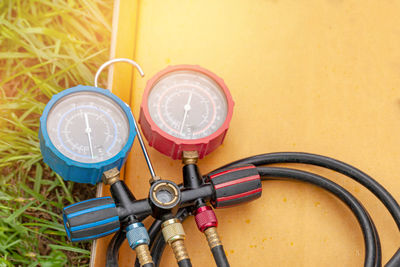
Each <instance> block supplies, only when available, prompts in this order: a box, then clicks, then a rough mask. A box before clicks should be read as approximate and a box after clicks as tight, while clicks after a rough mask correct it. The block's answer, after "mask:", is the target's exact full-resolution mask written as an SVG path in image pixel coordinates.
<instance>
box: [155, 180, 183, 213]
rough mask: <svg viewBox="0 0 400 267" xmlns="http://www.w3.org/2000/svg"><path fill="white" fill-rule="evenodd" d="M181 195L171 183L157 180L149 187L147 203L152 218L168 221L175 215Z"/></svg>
mask: <svg viewBox="0 0 400 267" xmlns="http://www.w3.org/2000/svg"><path fill="white" fill-rule="evenodd" d="M181 198H182V194H181V191H180V189H179V187H178V186H177V185H176V184H175V183H174V182H172V181H168V180H158V181H156V182H154V183H153V184H152V185H151V187H150V193H149V201H150V206H151V208H152V210H153V214H152V216H153V217H154V218H156V219H159V220H165V219H170V217H169V216H172V215H171V212H172V213H176V211H177V209H178V208H179V204H180V202H181Z"/></svg>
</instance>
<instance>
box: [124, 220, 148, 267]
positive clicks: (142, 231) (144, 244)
mask: <svg viewBox="0 0 400 267" xmlns="http://www.w3.org/2000/svg"><path fill="white" fill-rule="evenodd" d="M126 239H127V240H128V243H129V246H130V247H131V248H132V249H134V250H135V252H136V256H137V257H138V259H139V263H140V266H143V265H145V264H147V263H153V259H152V258H151V255H150V251H149V244H150V237H149V234H148V233H147V230H146V228H145V227H144V225H143V223H141V222H136V223H132V224H130V225H129V226H128V227H126Z"/></svg>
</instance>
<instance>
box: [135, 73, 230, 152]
mask: <svg viewBox="0 0 400 267" xmlns="http://www.w3.org/2000/svg"><path fill="white" fill-rule="evenodd" d="M232 112H233V100H232V97H231V95H230V93H229V90H228V88H227V87H226V85H225V83H224V82H223V80H222V79H221V78H219V77H218V76H216V75H215V74H213V73H212V72H210V71H208V70H206V69H204V68H201V67H199V66H192V65H178V66H171V67H168V68H167V69H165V70H163V71H161V72H159V73H158V74H156V75H155V76H154V77H153V78H152V79H151V80H149V81H148V83H147V85H146V89H145V93H144V96H143V101H142V105H141V111H140V119H139V123H140V124H141V126H142V131H143V133H144V135H145V137H146V138H147V140H148V141H149V144H150V145H151V146H153V147H154V148H156V149H157V150H159V151H160V152H162V153H164V154H166V155H168V156H170V157H172V158H173V159H178V158H181V154H182V151H193V150H196V151H198V152H199V158H202V157H204V156H205V155H206V154H208V153H210V152H212V151H213V150H214V149H215V148H216V147H217V146H218V145H220V144H221V143H222V141H223V139H224V136H225V134H226V131H227V129H228V126H229V122H230V119H231V117H232Z"/></svg>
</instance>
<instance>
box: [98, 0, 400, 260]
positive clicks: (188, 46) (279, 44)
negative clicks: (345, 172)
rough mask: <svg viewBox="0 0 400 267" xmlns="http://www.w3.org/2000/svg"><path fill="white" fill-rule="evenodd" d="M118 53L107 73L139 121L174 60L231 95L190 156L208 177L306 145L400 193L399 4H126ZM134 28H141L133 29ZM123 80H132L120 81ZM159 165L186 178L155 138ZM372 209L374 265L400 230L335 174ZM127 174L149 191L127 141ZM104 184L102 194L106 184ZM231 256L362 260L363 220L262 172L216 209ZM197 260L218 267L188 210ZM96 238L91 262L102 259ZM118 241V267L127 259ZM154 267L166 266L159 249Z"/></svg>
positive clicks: (139, 191) (168, 0)
mask: <svg viewBox="0 0 400 267" xmlns="http://www.w3.org/2000/svg"><path fill="white" fill-rule="evenodd" d="M116 6H117V7H118V10H119V17H118V32H117V34H116V40H117V43H116V46H115V51H116V54H115V56H116V57H129V58H132V59H134V60H136V61H137V62H138V63H139V64H140V65H141V66H142V68H143V70H144V72H145V73H146V76H145V78H140V76H139V75H138V74H137V73H136V72H135V73H134V75H133V77H132V76H131V75H132V70H131V67H130V66H128V65H119V67H118V68H120V69H119V70H118V71H117V69H116V70H115V71H114V83H113V92H117V94H118V95H121V96H122V97H123V99H124V100H125V101H129V102H130V104H131V106H132V108H133V111H134V113H135V115H136V117H138V114H139V106H140V103H141V96H142V93H143V89H144V87H145V84H146V81H147V80H148V79H150V78H151V77H152V76H153V75H154V74H156V73H157V72H158V71H160V70H161V69H163V68H165V67H166V66H168V65H175V64H198V65H201V66H202V67H205V68H207V69H209V70H211V71H213V72H214V73H216V74H217V75H219V76H220V77H222V78H223V79H224V80H225V82H226V84H227V85H228V87H229V88H230V91H231V93H232V96H233V98H234V100H235V103H236V105H235V110H234V116H233V119H232V122H231V127H230V130H229V131H228V134H227V137H226V139H225V142H224V144H223V145H222V146H221V147H220V148H218V149H217V150H216V151H215V152H213V153H212V154H210V155H209V156H207V157H206V158H205V159H204V160H201V161H200V163H199V166H200V169H201V171H202V172H203V173H207V172H208V171H210V170H213V169H214V168H217V167H219V166H221V165H223V164H225V163H228V162H230V161H233V160H236V159H239V158H243V157H247V156H251V155H254V154H259V153H267V152H278V151H303V152H312V153H318V154H323V155H327V156H331V157H334V158H337V159H340V160H342V161H345V162H347V163H350V164H352V165H354V166H356V167H358V168H360V169H361V170H363V171H365V172H367V173H368V174H370V175H371V176H373V177H374V178H375V179H377V180H378V181H379V182H380V183H381V184H382V185H383V186H385V187H386V188H387V189H388V190H389V191H390V192H391V193H392V194H393V196H394V197H395V198H396V199H398V200H400V179H399V173H400V164H399V160H400V49H399V47H400V16H399V15H398V14H400V3H399V2H397V1H355V0H352V1H350V0H349V1H339V0H326V1H320V0H309V1H289V0H279V1H278V0H252V1H243V0H242V1H239V0H236V1H233V0H219V1H215V0H214V1H212V0H197V1H194V0H192V1H182V0H181V1H178V0H175V1H173V0H163V1H156V0H152V1H150V0H149V1H140V2H137V1H130V0H121V1H120V2H119V4H117V5H116ZM135 37H136V38H135ZM128 83H129V84H128ZM149 151H150V156H151V158H152V160H153V163H154V165H155V169H156V172H157V174H158V175H160V176H162V177H163V178H167V179H172V180H173V181H175V182H178V183H179V182H180V181H181V163H180V162H178V161H173V160H171V159H169V158H167V157H165V156H163V155H161V154H160V153H158V152H157V151H155V150H154V149H152V148H150V149H149ZM294 167H299V168H302V169H305V170H309V171H312V172H316V173H318V174H321V175H323V176H326V177H328V178H330V179H332V180H333V181H335V182H337V183H339V184H341V185H343V186H344V187H345V188H347V189H348V190H349V191H350V192H352V193H353V194H354V195H355V196H356V197H357V198H358V199H359V200H360V201H361V202H362V203H363V204H364V205H365V207H366V208H367V210H368V211H369V212H370V214H371V215H372V217H373V220H374V222H375V223H376V226H377V228H378V232H379V234H380V237H381V241H382V244H383V262H387V260H388V258H389V257H390V256H391V255H392V254H393V253H394V252H395V251H396V249H397V248H398V246H399V244H400V235H399V234H398V230H397V229H396V226H395V223H394V222H393V220H392V219H391V217H390V215H389V213H388V212H387V211H386V210H385V208H384V206H383V205H382V204H380V202H379V201H378V200H377V199H376V198H375V197H374V196H373V195H372V194H371V193H369V192H368V191H367V190H366V189H364V188H362V186H360V185H358V184H357V183H355V182H353V181H350V180H349V179H348V178H346V177H343V176H341V175H338V174H334V173H333V172H330V171H326V170H323V169H321V168H317V167H303V166H298V165H296V166H294ZM125 179H126V182H127V184H128V185H129V187H130V188H131V190H132V191H133V192H134V194H135V196H136V197H137V198H144V197H146V196H147V192H148V189H149V185H148V179H149V173H148V171H147V167H146V163H145V161H144V159H143V156H142V155H141V150H140V147H139V145H138V143H137V142H135V145H134V148H133V152H132V153H131V155H130V158H129V159H128V162H127V165H126V170H125ZM107 190H108V189H105V192H104V193H105V194H107ZM216 213H217V216H218V219H219V228H218V230H219V233H220V235H221V237H222V241H223V244H224V247H225V249H226V252H227V256H228V259H229V261H230V263H231V265H232V266H281V267H283V266H362V263H363V259H364V246H363V238H362V234H361V230H360V228H359V226H358V224H357V222H356V220H355V218H354V216H353V215H352V213H351V212H350V211H349V210H348V209H347V208H346V207H345V206H344V204H342V203H341V202H340V201H339V200H337V199H336V198H335V197H333V196H331V195H330V194H327V193H325V192H323V191H322V190H320V189H318V188H316V187H314V186H311V185H306V184H301V183H294V182H267V183H264V186H263V196H262V197H261V199H259V200H257V201H254V202H251V203H249V204H245V205H242V206H240V207H235V208H229V209H225V210H222V209H221V210H217V211H216ZM184 227H185V231H186V233H187V239H186V244H187V245H188V251H189V254H190V256H191V259H192V263H193V265H194V266H213V263H212V262H213V259H212V255H211V253H210V251H209V249H208V246H207V243H206V240H205V238H204V236H203V235H202V234H201V233H199V232H198V230H197V228H196V226H195V223H194V220H193V218H190V219H188V220H187V221H186V222H185V223H184ZM107 240H109V238H105V239H103V240H101V241H99V242H98V245H97V249H96V261H95V262H94V263H95V264H94V265H95V266H104V259H105V249H106V244H107ZM134 259H135V254H134V253H133V252H132V251H131V249H130V248H129V247H128V246H127V244H126V242H125V244H124V246H123V248H122V249H121V252H120V266H124V267H125V266H132V264H133V262H134ZM162 266H175V259H174V257H173V255H172V253H171V250H170V249H169V248H167V249H166V252H165V256H164V257H163V261H162Z"/></svg>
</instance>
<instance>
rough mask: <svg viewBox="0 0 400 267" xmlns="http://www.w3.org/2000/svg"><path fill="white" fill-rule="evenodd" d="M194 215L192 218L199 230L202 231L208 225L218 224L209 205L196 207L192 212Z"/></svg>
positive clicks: (208, 226)
mask: <svg viewBox="0 0 400 267" xmlns="http://www.w3.org/2000/svg"><path fill="white" fill-rule="evenodd" d="M194 215H195V217H194V220H195V221H196V224H197V228H198V229H199V230H200V232H204V231H205V230H206V229H208V228H210V227H217V226H218V220H217V216H215V213H214V210H213V209H212V208H211V207H209V206H203V207H200V208H198V209H197V210H196V211H195V212H194Z"/></svg>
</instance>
